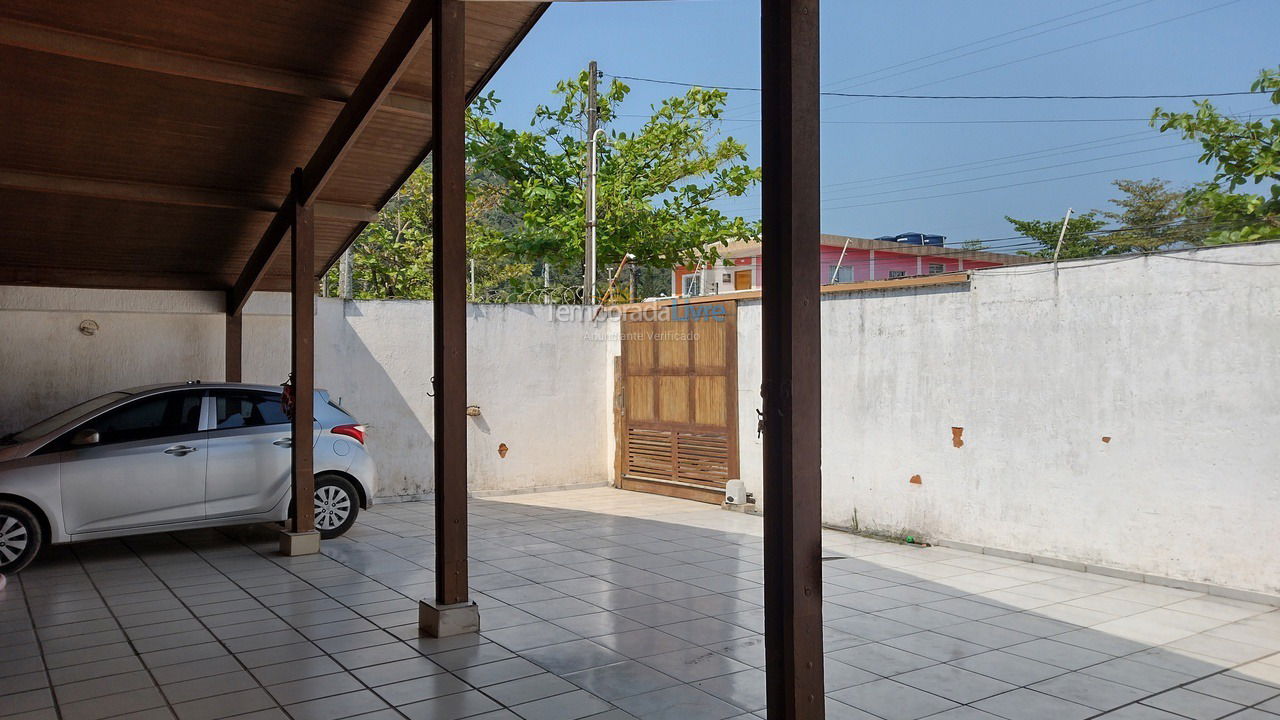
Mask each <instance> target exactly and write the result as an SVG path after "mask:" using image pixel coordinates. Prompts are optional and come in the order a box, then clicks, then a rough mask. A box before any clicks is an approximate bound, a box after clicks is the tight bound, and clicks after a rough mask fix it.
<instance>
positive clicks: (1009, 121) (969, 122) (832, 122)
mask: <svg viewBox="0 0 1280 720" xmlns="http://www.w3.org/2000/svg"><path fill="white" fill-rule="evenodd" d="M615 117H631V118H649V117H652V116H651V115H640V114H634V113H632V114H625V113H620V114H618V115H616V116H615ZM1256 117H1259V118H1263V117H1275V115H1273V114H1272V115H1258V116H1256ZM718 120H719V121H720V122H741V123H754V124H759V123H761V122H763V121H762V120H761V119H760V118H718ZM819 122H821V123H822V124H823V125H1005V124H1014V125H1016V124H1023V123H1031V124H1037V123H1049V124H1054V123H1114V122H1151V117H1150V116H1147V117H1127V118H1044V119H1028V120H1019V119H1009V118H1000V119H994V120H821V121H819Z"/></svg>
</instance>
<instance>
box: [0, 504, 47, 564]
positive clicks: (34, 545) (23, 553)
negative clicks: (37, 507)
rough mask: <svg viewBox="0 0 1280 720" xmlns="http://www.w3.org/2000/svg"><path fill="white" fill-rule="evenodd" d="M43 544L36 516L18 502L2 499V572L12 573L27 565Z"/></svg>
mask: <svg viewBox="0 0 1280 720" xmlns="http://www.w3.org/2000/svg"><path fill="white" fill-rule="evenodd" d="M43 544H44V533H43V532H41V528H40V521H39V520H37V519H36V516H35V515H34V514H32V512H31V511H30V510H28V509H26V508H25V507H23V506H22V505H19V504H18V503H15V502H11V501H8V500H0V574H10V575H11V574H13V573H16V572H18V571H19V570H21V569H22V568H24V567H26V566H27V564H28V563H30V562H31V561H32V560H33V559H35V556H36V553H38V552H40V546H41V545H43Z"/></svg>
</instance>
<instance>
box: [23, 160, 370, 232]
mask: <svg viewBox="0 0 1280 720" xmlns="http://www.w3.org/2000/svg"><path fill="white" fill-rule="evenodd" d="M0 188H6V189H9V190H22V191H25V192H40V193H50V194H55V195H73V196H76V197H89V198H98V199H101V200H121V201H124V202H142V203H152V204H156V205H178V206H183V207H206V208H222V209H227V210H240V211H244V212H255V213H276V212H279V211H280V206H279V205H278V204H277V203H276V201H275V199H274V198H272V197H269V196H266V195H261V194H253V193H245V192H238V191H233V190H222V189H217V188H200V187H190V186H185V185H157V184H155V183H142V182H130V181H127V180H108V179H103V178H91V177H77V176H71V175H54V174H51V173H37V172H29V171H26V170H14V169H10V168H0ZM314 209H315V214H316V216H318V217H327V218H335V219H340V220H354V221H356V222H365V223H368V222H376V221H377V219H378V211H377V210H373V209H371V208H367V207H361V206H359V205H348V204H345V203H334V202H317V203H315V204H314Z"/></svg>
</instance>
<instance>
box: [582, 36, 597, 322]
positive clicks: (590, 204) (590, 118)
mask: <svg viewBox="0 0 1280 720" xmlns="http://www.w3.org/2000/svg"><path fill="white" fill-rule="evenodd" d="M598 75H599V73H598V71H597V70H596V61H595V60H592V61H591V64H590V65H588V66H587V185H586V191H585V192H584V196H585V198H584V199H585V200H586V203H587V217H586V220H587V223H586V225H587V238H586V243H585V248H586V255H587V257H586V267H585V268H584V269H583V276H582V286H583V293H582V301H583V304H585V305H590V304H592V303H594V302H595V299H596V130H597V129H598V125H599V123H600V107H599V103H598V101H597V99H596V78H597V77H598Z"/></svg>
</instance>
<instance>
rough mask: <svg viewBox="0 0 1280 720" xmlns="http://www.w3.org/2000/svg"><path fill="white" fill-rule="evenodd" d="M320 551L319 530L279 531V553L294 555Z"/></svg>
mask: <svg viewBox="0 0 1280 720" xmlns="http://www.w3.org/2000/svg"><path fill="white" fill-rule="evenodd" d="M318 552H320V531H319V530H312V531H310V532H300V533H296V532H289V531H288V530H281V531H280V554H281V555H287V556H289V557H294V556H296V555H314V554H315V553H318Z"/></svg>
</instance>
